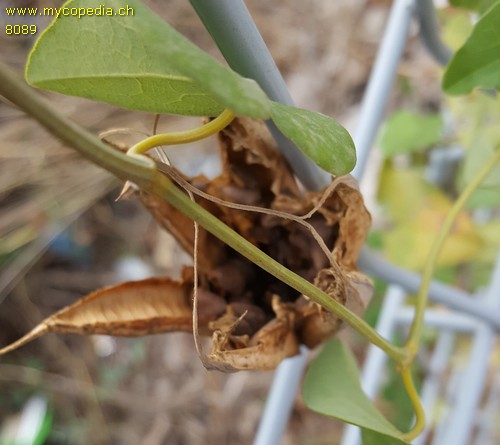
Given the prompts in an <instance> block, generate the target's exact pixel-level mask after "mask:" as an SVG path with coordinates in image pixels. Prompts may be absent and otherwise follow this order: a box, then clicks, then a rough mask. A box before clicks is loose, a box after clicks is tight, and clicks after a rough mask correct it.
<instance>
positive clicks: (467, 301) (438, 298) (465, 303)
mask: <svg viewBox="0 0 500 445" xmlns="http://www.w3.org/2000/svg"><path fill="white" fill-rule="evenodd" d="M358 267H359V268H360V269H361V270H362V271H364V272H365V273H369V274H372V275H374V276H376V277H377V278H380V279H381V280H384V281H387V282H388V283H394V284H397V285H399V286H401V287H403V288H404V289H406V290H407V291H408V292H411V293H415V292H417V291H418V288H419V287H420V281H421V277H420V275H418V274H417V273H415V272H410V271H409V270H406V269H403V268H401V267H398V266H395V265H394V264H391V263H390V262H389V261H387V260H385V259H384V258H383V257H382V256H381V255H379V254H376V253H374V252H372V251H371V250H370V249H367V248H364V249H363V251H362V252H361V256H360V259H359V261H358ZM429 298H430V299H431V300H432V301H434V302H435V303H441V304H443V305H445V306H447V307H448V308H450V309H455V310H458V311H461V312H464V313H466V314H468V315H471V316H474V317H477V318H478V319H480V320H483V321H486V322H487V323H489V324H490V326H492V327H493V328H494V329H495V330H497V331H498V330H500V318H499V317H498V314H497V313H495V312H494V311H492V310H491V308H488V307H486V306H485V305H482V304H478V303H477V301H475V300H474V299H473V298H471V297H470V295H469V294H468V293H467V292H464V291H461V290H459V289H456V288H453V287H451V286H447V285H445V284H442V283H439V282H436V281H433V282H432V283H431V286H430V289H429Z"/></svg>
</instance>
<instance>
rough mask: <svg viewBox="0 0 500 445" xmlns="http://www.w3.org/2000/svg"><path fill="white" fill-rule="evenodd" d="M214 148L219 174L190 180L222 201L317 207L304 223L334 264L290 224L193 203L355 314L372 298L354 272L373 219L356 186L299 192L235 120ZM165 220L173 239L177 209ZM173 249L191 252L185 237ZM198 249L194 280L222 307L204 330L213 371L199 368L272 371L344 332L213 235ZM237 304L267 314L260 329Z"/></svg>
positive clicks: (281, 164) (259, 132)
mask: <svg viewBox="0 0 500 445" xmlns="http://www.w3.org/2000/svg"><path fill="white" fill-rule="evenodd" d="M219 141H220V150H221V159H222V166H223V169H222V174H221V175H220V176H219V177H217V178H215V179H213V180H211V181H209V180H207V179H206V178H204V177H196V178H192V179H191V180H190V182H191V183H192V184H196V185H197V186H198V187H199V188H200V189H202V190H203V191H205V192H207V193H209V194H210V195H212V196H215V197H216V198H219V199H223V200H225V201H229V202H235V203H243V204H246V205H250V206H260V207H265V208H270V209H275V210H279V211H284V212H288V213H291V214H293V215H303V214H306V213H307V212H309V211H310V210H311V209H313V207H314V206H315V204H316V203H317V202H319V201H320V200H323V201H324V202H323V203H322V206H321V207H320V208H319V209H318V211H317V212H316V213H315V214H313V215H312V216H311V218H310V219H309V222H310V223H311V224H312V225H313V227H314V228H315V229H316V230H317V231H318V232H319V233H320V235H321V236H322V238H323V239H324V240H325V242H326V243H327V245H328V246H329V247H330V248H331V249H332V258H333V264H332V263H331V262H330V261H329V259H328V258H327V257H326V256H325V254H324V252H323V251H322V250H321V249H320V248H319V247H318V246H317V245H316V243H315V241H314V240H313V238H312V236H311V234H310V233H309V232H308V230H306V229H305V228H304V227H302V226H300V225H298V224H297V223H295V222H293V221H289V220H286V219H285V220H284V219H282V218H280V217H278V216H276V215H268V214H259V213H253V212H248V211H244V210H235V209H232V208H228V207H226V206H223V205H219V204H217V203H214V202H209V201H207V200H205V199H200V198H198V202H199V203H200V204H201V205H202V206H204V207H205V208H206V209H207V210H209V211H211V212H212V213H213V214H215V215H216V216H217V217H218V218H220V219H221V220H223V221H224V222H225V223H226V224H228V225H229V226H230V227H232V228H233V229H235V230H236V231H237V232H238V233H240V234H241V235H242V236H244V237H245V238H246V239H248V240H249V241H251V242H252V243H254V244H255V245H257V246H259V247H260V248H261V249H262V250H263V251H264V252H266V253H268V254H269V255H271V256H272V257H273V258H275V259H277V260H278V261H280V262H281V263H282V264H284V265H285V266H287V267H288V268H290V269H291V270H293V271H294V272H296V273H298V274H300V275H301V276H303V277H304V278H306V279H308V280H310V281H313V282H314V283H315V284H316V285H317V286H318V287H319V288H320V289H322V290H324V291H325V292H326V293H327V294H328V295H330V296H331V297H332V298H333V299H335V300H336V301H338V302H340V303H341V304H344V305H346V306H347V307H348V308H349V309H351V310H353V311H354V312H356V313H357V314H361V313H362V312H363V311H364V308H365V307H366V304H367V302H368V301H369V298H370V297H371V293H372V285H371V282H370V281H369V280H368V279H367V278H366V277H365V276H364V275H363V274H361V273H360V272H358V271H357V270H356V268H355V261H356V259H357V257H358V255H359V251H360V249H361V247H362V245H363V243H364V241H365V237H366V234H367V232H368V230H369V227H370V223H371V218H370V215H369V213H368V212H367V210H366V209H365V207H364V205H363V200H362V197H361V194H360V193H359V190H358V188H357V183H356V181H355V180H354V179H353V178H352V177H350V176H346V177H342V178H337V179H336V180H335V185H334V187H333V189H332V190H331V193H330V194H329V195H328V196H326V197H325V196H323V194H322V192H316V193H306V194H304V193H302V192H301V190H300V188H299V187H298V185H297V183H296V182H295V178H294V176H293V174H292V170H291V168H290V167H289V166H288V164H287V163H286V161H285V160H284V158H283V157H282V156H281V155H280V154H279V152H278V151H277V150H276V149H275V147H274V144H273V142H272V140H271V138H270V136H269V135H268V133H267V131H266V130H265V129H264V128H263V125H261V123H259V122H255V121H251V120H248V119H236V120H235V121H234V122H233V124H231V125H230V126H229V127H228V128H226V129H225V130H224V131H222V132H221V134H220V136H219ZM141 199H143V200H144V195H143V196H142V198H141ZM146 199H151V197H147V198H146ZM153 199H154V198H153ZM159 205H160V206H163V204H161V203H160V204H159ZM163 214H164V215H167V214H168V215H171V216H170V217H169V223H168V224H177V225H178V226H179V227H178V228H177V229H174V232H173V233H180V232H181V229H182V227H181V226H182V225H183V223H180V222H179V221H181V220H177V219H176V216H175V209H174V210H173V212H172V209H170V208H169V210H168V211H164V212H163ZM160 223H161V222H160ZM163 225H164V226H165V225H166V224H165V223H163ZM184 229H185V226H184ZM203 232H204V230H203V229H201V230H200V233H203ZM179 241H180V243H181V245H189V244H190V242H189V238H188V237H186V238H184V239H180V240H179ZM199 249H200V252H201V255H200V256H205V255H204V252H209V253H210V255H208V258H204V260H203V262H200V264H199V272H200V275H201V276H202V277H204V279H205V280H203V279H202V280H201V281H202V282H203V281H205V285H206V286H208V287H209V288H210V289H211V290H213V291H214V292H216V293H217V294H218V295H221V296H223V297H224V298H225V300H226V301H227V303H228V310H227V311H226V314H225V315H224V316H223V317H222V318H221V319H219V320H218V321H217V322H215V323H211V325H210V328H211V329H213V330H214V334H213V348H212V352H211V354H209V356H208V357H209V359H210V363H205V366H207V367H213V368H216V369H224V370H226V371H229V370H234V369H271V368H272V367H274V366H276V365H277V364H278V363H279V362H280V361H281V360H282V359H283V358H284V357H286V356H288V355H291V354H295V353H297V352H298V345H299V344H301V343H302V344H305V345H307V346H309V347H314V346H316V345H318V344H320V343H321V342H323V341H324V340H326V339H327V338H329V337H331V336H332V335H334V334H335V333H336V332H337V331H338V330H339V329H341V327H342V326H343V323H342V322H341V320H340V319H339V318H338V317H337V316H336V315H334V314H332V313H329V312H328V311H325V310H324V309H323V308H321V307H320V306H319V305H317V304H316V303H313V302H311V301H309V300H307V299H306V298H305V297H304V296H300V295H298V293H296V292H295V291H293V290H292V289H290V288H289V287H288V286H286V285H284V284H283V283H280V282H279V281H278V280H276V279H274V278H273V277H270V275H269V274H267V273H265V272H263V271H261V270H260V269H259V268H258V267H257V266H254V265H252V264H251V263H249V262H248V261H246V260H245V259H243V258H242V257H240V256H239V255H238V254H236V253H235V252H233V251H232V250H231V249H229V248H227V247H226V246H225V245H224V244H223V243H221V242H220V241H219V240H217V239H215V238H213V237H212V236H211V235H209V234H206V233H205V236H204V238H203V240H202V239H200V244H199ZM214 252H216V253H215V255H213V253H214ZM273 296H274V297H273ZM273 298H278V299H279V301H280V302H281V303H280V304H281V305H285V306H286V307H287V312H286V314H287V316H286V317H285V316H284V315H281V318H280V317H279V316H278V315H277V312H276V311H275V309H276V307H277V306H276V303H273ZM235 304H241V305H242V307H243V306H244V305H248V306H247V307H250V308H252V307H253V308H259V309H260V310H261V312H262V313H264V314H265V315H266V316H265V317H262V318H261V319H260V322H259V323H246V322H245V317H250V315H249V314H242V313H241V311H239V312H238V311H235V310H234V307H235V306H234V305H235ZM280 313H281V314H282V312H280ZM266 318H267V321H266V322H265V323H264V324H262V325H260V326H259V324H260V323H262V321H263V320H265V319H266ZM249 325H250V326H252V325H253V327H252V328H249V327H248V326H249ZM242 326H245V329H243V327H242ZM287 332H288V334H287ZM257 344H258V347H257ZM224 363H225V364H226V365H227V366H226V367H225V365H224Z"/></svg>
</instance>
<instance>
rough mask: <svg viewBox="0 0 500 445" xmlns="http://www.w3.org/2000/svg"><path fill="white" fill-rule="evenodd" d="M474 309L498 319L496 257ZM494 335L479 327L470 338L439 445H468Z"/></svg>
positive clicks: (498, 268) (499, 296) (499, 266)
mask: <svg viewBox="0 0 500 445" xmlns="http://www.w3.org/2000/svg"><path fill="white" fill-rule="evenodd" d="M478 300H479V301H476V304H478V305H484V306H485V307H487V308H489V310H490V311H491V312H492V313H494V314H496V315H498V313H499V311H500V256H499V257H498V258H497V262H496V265H495V270H494V272H493V275H492V280H491V283H490V286H489V288H488V291H487V292H486V294H485V295H484V297H483V298H478ZM494 340H495V331H494V330H493V329H492V328H491V327H490V326H488V325H486V324H481V325H480V326H479V327H478V329H477V333H476V335H475V338H474V342H473V344H472V350H471V353H470V356H469V365H468V367H467V369H466V370H465V372H464V373H463V375H462V384H461V385H460V392H459V394H458V396H457V399H456V403H455V404H454V406H453V411H452V413H451V415H450V417H451V420H450V422H449V427H448V428H447V431H446V434H445V440H444V441H443V443H449V444H453V445H466V444H468V443H469V440H470V436H471V434H472V430H473V428H474V422H473V421H472V420H473V419H475V418H476V413H477V410H478V407H479V404H480V402H481V396H482V394H483V390H484V382H485V380H486V375H487V372H488V366H489V360H488V358H489V356H490V354H491V351H492V350H493V347H494Z"/></svg>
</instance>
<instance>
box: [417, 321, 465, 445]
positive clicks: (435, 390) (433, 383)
mask: <svg viewBox="0 0 500 445" xmlns="http://www.w3.org/2000/svg"><path fill="white" fill-rule="evenodd" d="M454 345H455V333H454V332H451V331H444V332H441V333H440V335H439V338H438V340H437V342H436V347H435V348H434V351H433V352H432V357H431V360H430V364H429V368H428V369H427V372H426V378H425V382H424V384H423V387H422V395H421V399H422V405H423V406H424V411H425V415H426V416H427V418H428V419H429V422H428V424H427V425H426V428H425V430H424V431H423V432H422V434H420V436H418V437H417V438H416V439H415V440H414V441H413V445H424V444H425V443H426V442H427V436H428V435H429V433H430V430H431V427H432V425H431V423H432V421H433V419H434V418H435V416H434V415H433V410H434V407H435V405H436V403H437V402H438V399H439V393H440V387H441V386H442V382H443V380H444V373H445V372H446V369H447V368H448V363H449V362H448V360H449V359H450V355H451V354H452V352H453V347H454Z"/></svg>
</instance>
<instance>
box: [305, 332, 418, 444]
mask: <svg viewBox="0 0 500 445" xmlns="http://www.w3.org/2000/svg"><path fill="white" fill-rule="evenodd" d="M303 396H304V402H305V404H306V405H307V406H308V407H309V408H310V409H312V410H313V411H316V412H318V413H320V414H323V415H325V416H330V417H334V418H336V419H340V420H342V421H344V422H347V423H351V424H353V425H357V426H359V427H360V428H363V429H364V430H370V431H374V432H375V433H377V434H376V436H377V435H378V436H383V437H385V438H387V440H388V442H384V443H390V444H391V445H403V444H407V443H409V442H407V441H405V440H404V438H403V433H401V432H400V431H398V430H397V429H396V428H395V427H394V426H393V425H392V424H391V423H389V422H388V421H387V420H386V419H385V418H384V416H382V414H380V412H379V411H377V409H376V408H375V406H374V405H373V403H372V402H371V400H370V399H368V397H367V396H366V395H365V394H364V392H363V390H362V389H361V385H360V383H359V376H358V370H357V366H356V362H355V360H354V358H353V356H352V354H351V353H350V351H349V350H348V349H347V348H346V347H345V346H344V344H343V343H342V342H341V341H339V340H336V339H335V340H331V341H329V342H328V343H326V344H325V346H324V348H323V350H322V351H321V353H320V354H319V356H318V357H317V358H316V359H315V360H314V361H313V362H312V364H311V366H310V368H309V371H308V372H307V374H306V378H305V381H304V387H303ZM372 437H373V435H372ZM380 443H382V442H380Z"/></svg>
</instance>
